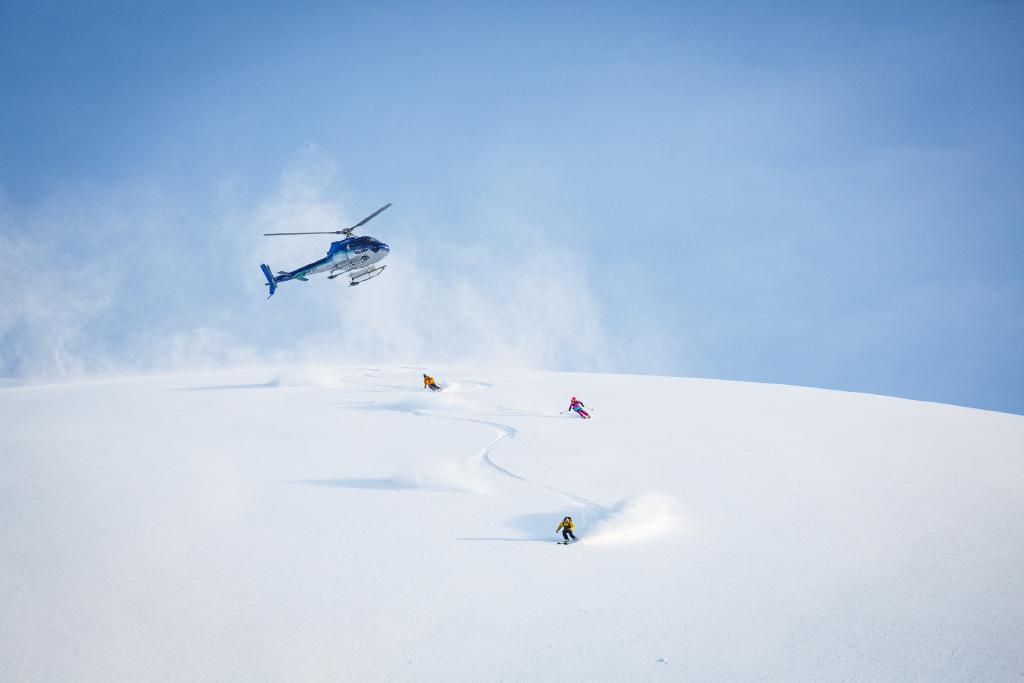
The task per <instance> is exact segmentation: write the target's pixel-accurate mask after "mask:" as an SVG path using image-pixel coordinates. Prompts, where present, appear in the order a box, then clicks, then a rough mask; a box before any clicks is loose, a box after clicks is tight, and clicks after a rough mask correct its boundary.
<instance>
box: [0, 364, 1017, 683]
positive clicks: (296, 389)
mask: <svg viewBox="0 0 1024 683" xmlns="http://www.w3.org/2000/svg"><path fill="white" fill-rule="evenodd" d="M431 370H432V371H433V372H435V374H437V375H438V377H439V379H440V380H441V381H442V382H443V383H447V384H448V385H449V386H448V389H447V390H446V391H444V392H442V393H439V394H430V393H427V392H424V391H422V390H419V389H418V387H419V386H420V384H419V377H420V371H421V369H419V368H384V369H354V368H349V369H330V368H320V369H307V370H301V371H295V370H283V371H281V370H251V371H233V372H218V373H206V374H193V375H176V376H160V377H145V378H136V379H119V380H111V381H95V382H87V383H79V384H64V385H49V386H8V387H7V388H3V389H0V614H2V618H0V660H2V670H3V674H2V675H0V678H3V679H5V680H96V681H99V680H103V681H106V680H115V679H120V680H125V679H131V680H187V679H191V680H353V681H355V680H453V679H459V680H521V679H541V680H579V681H594V680H702V681H706V680H755V679H757V680H761V679H768V680H929V681H934V680H959V681H962V680H1011V679H1012V680H1019V679H1020V677H1021V676H1022V675H1024V647H1022V645H1021V644H1022V643H1024V417H1020V416H1013V415H1005V414H998V413H989V412H983V411H977V410H970V409H965V408H957V407H951V406H945V405H936V404H926V403H918V402H912V401H905V400H897V399H889V398H882V397H877V396H867V395H858V394H844V393H837V392H829V391H820V390H810V389H801V388H794V387H784V386H772V385H758V384H744V383H736V382H721V381H707V380H690V379H672V378H660V377H632V376H616V375H579V374H559V373H534V374H525V375H520V374H512V373H509V374H496V373H494V372H474V371H471V370H450V371H446V370H445V369H443V368H431ZM572 394H575V395H577V396H579V397H580V398H581V399H582V400H583V401H584V402H585V403H586V404H587V405H588V408H590V407H592V408H593V414H594V419H593V420H590V421H584V420H580V419H578V418H576V417H573V416H571V415H567V414H560V413H559V411H560V410H563V409H564V408H565V407H566V405H567V402H568V398H569V397H570V395H572ZM565 515H572V516H573V518H574V520H575V521H576V524H577V533H578V535H579V537H580V539H581V542H580V543H578V544H575V545H570V546H562V545H558V544H556V543H555V538H556V536H555V533H554V529H555V526H556V525H557V524H558V522H559V520H560V519H561V518H562V517H563V516H565Z"/></svg>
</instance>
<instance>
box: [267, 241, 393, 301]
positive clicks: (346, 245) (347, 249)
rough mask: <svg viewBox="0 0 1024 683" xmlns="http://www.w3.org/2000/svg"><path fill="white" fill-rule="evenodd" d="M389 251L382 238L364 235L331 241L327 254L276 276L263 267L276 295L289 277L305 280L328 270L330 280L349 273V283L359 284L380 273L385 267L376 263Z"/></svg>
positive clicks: (290, 278)
mask: <svg viewBox="0 0 1024 683" xmlns="http://www.w3.org/2000/svg"><path fill="white" fill-rule="evenodd" d="M390 251H391V250H390V248H389V247H388V245H386V244H384V243H383V242H381V241H380V240H378V239H375V238H373V237H369V236H366V235H361V236H359V237H349V238H347V239H343V240H339V241H337V242H331V248H330V249H328V250H327V256H325V257H324V258H322V259H320V260H319V261H313V262H312V263H307V264H306V265H304V266H302V267H301V268H296V269H295V270H292V271H283V270H282V271H278V273H277V274H276V275H271V274H270V269H269V268H267V267H266V266H261V267H262V268H264V274H265V275H266V276H267V282H268V284H270V283H273V286H272V287H271V292H270V293H271V296H273V293H274V290H275V289H277V285H278V284H280V283H282V282H288V281H289V280H306V279H308V278H309V276H310V275H316V274H317V273H329V274H328V276H327V277H328V278H329V279H334V278H336V277H338V276H339V275H344V274H347V275H348V276H349V278H350V281H349V284H350V285H358V284H359V283H360V282H365V281H366V280H369V279H371V278H374V277H376V276H377V275H380V273H381V272H382V271H383V270H384V268H385V267H386V266H378V265H376V264H377V263H378V262H379V261H381V260H383V259H384V257H385V256H387V255H388V254H389V253H390Z"/></svg>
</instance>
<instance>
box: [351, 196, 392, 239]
mask: <svg viewBox="0 0 1024 683" xmlns="http://www.w3.org/2000/svg"><path fill="white" fill-rule="evenodd" d="M389 206H391V203H390V202H389V203H387V204H385V205H384V206H382V207H380V208H379V209H377V210H376V211H374V212H373V213H371V214H370V215H369V216H367V217H366V218H364V219H363V220H361V221H359V222H358V223H356V224H355V225H353V226H352V227H351V228H346V229H345V230H342V231H341V232H348V231H350V230H355V229H356V228H358V227H359V226H360V225H366V224H367V223H369V222H370V219H372V218H375V217H376V216H377V215H378V214H380V213H381V212H383V211H384V209H386V208H388V207H389Z"/></svg>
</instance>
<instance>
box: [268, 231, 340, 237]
mask: <svg viewBox="0 0 1024 683" xmlns="http://www.w3.org/2000/svg"><path fill="white" fill-rule="evenodd" d="M344 232H345V231H344V230H334V231H333V232H265V233H263V236H264V237H273V236H274V235H342V234H344Z"/></svg>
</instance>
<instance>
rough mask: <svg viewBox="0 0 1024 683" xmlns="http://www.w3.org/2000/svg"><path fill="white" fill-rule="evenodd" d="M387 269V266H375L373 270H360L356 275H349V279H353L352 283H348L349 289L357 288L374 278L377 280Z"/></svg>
mask: <svg viewBox="0 0 1024 683" xmlns="http://www.w3.org/2000/svg"><path fill="white" fill-rule="evenodd" d="M385 268H387V266H375V267H373V268H367V269H365V270H358V271H356V272H354V273H351V274H350V275H349V277H350V278H352V281H351V282H349V283H348V286H349V287H355V286H356V285H358V284H359V283H360V282H366V281H367V280H372V279H373V278H375V277H377V276H378V275H380V274H381V273H383V272H384V269H385Z"/></svg>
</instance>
